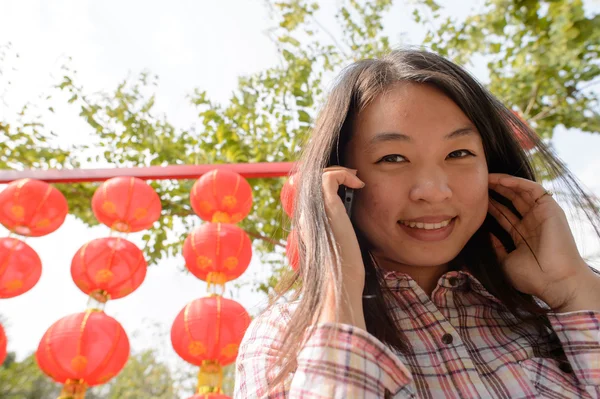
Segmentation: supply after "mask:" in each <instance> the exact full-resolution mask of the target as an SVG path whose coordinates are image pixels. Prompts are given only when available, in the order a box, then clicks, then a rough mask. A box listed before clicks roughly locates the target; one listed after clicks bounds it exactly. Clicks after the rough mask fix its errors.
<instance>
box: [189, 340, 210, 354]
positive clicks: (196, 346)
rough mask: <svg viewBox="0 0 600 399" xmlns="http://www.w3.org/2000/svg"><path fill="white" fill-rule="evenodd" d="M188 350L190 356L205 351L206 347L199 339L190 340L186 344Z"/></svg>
mask: <svg viewBox="0 0 600 399" xmlns="http://www.w3.org/2000/svg"><path fill="white" fill-rule="evenodd" d="M188 352H189V353H190V355H192V356H200V355H203V354H205V353H206V347H205V346H204V344H202V342H200V341H192V342H190V344H189V345H188Z"/></svg>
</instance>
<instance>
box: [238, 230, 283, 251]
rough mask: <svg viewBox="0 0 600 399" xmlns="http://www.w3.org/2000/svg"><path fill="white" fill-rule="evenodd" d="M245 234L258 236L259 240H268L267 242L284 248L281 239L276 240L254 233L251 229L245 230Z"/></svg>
mask: <svg viewBox="0 0 600 399" xmlns="http://www.w3.org/2000/svg"><path fill="white" fill-rule="evenodd" d="M246 234H248V235H249V236H250V237H252V238H258V239H259V240H264V241H266V242H268V243H269V244H273V245H278V246H280V247H282V248H285V244H284V243H282V242H281V241H279V240H276V239H274V238H270V237H265V236H263V235H260V234H258V233H255V232H253V231H246Z"/></svg>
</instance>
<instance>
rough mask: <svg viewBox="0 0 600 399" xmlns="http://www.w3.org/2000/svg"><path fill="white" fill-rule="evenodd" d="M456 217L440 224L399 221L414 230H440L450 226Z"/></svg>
mask: <svg viewBox="0 0 600 399" xmlns="http://www.w3.org/2000/svg"><path fill="white" fill-rule="evenodd" d="M455 218H456V217H453V218H450V219H447V220H443V221H441V222H439V223H423V222H410V221H404V220H400V221H398V223H400V224H402V225H404V226H407V227H410V228H412V229H421V230H439V229H443V228H444V227H446V226H448V225H449V224H450V223H451V222H452V220H454V219H455Z"/></svg>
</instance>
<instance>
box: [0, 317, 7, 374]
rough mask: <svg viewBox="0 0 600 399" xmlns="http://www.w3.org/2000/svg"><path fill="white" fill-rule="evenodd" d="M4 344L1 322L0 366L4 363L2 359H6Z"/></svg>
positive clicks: (4, 335) (4, 334) (4, 337)
mask: <svg viewBox="0 0 600 399" xmlns="http://www.w3.org/2000/svg"><path fill="white" fill-rule="evenodd" d="M6 344H7V342H6V333H5V332H4V328H3V327H2V324H0V366H1V365H2V364H3V363H4V360H6V346H7V345H6Z"/></svg>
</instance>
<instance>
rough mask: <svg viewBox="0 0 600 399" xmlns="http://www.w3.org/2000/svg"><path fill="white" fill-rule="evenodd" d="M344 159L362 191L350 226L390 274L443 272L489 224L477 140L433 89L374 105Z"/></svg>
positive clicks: (391, 95) (384, 97)
mask: <svg viewBox="0 0 600 399" xmlns="http://www.w3.org/2000/svg"><path fill="white" fill-rule="evenodd" d="M346 156H347V158H346V159H348V166H349V167H351V168H354V169H358V176H359V177H360V179H361V180H363V181H364V182H365V183H366V186H365V187H364V188H362V189H360V190H358V192H357V195H356V200H355V203H354V205H353V218H354V222H355V223H356V225H357V226H358V228H359V229H361V231H362V232H363V233H364V234H365V235H366V237H367V239H368V240H369V241H370V243H371V244H372V245H373V246H374V249H373V253H374V255H376V256H378V257H379V259H381V260H383V263H384V265H385V264H387V266H388V267H389V266H392V267H394V266H393V265H396V266H397V265H398V264H399V265H406V266H409V267H410V266H441V265H445V264H446V263H448V262H449V261H451V260H452V259H453V258H454V257H456V255H458V253H459V252H460V251H461V249H462V248H463V247H464V246H465V244H466V243H467V241H468V240H469V239H470V238H471V236H472V235H473V234H474V233H475V231H477V229H479V227H480V226H481V225H482V223H483V221H484V219H485V217H486V214H487V208H488V170H487V163H486V160H485V154H484V151H483V145H482V142H481V136H480V135H479V132H478V131H477V129H476V128H475V126H474V125H473V123H472V122H471V121H470V120H469V118H467V116H466V115H465V114H464V113H463V112H462V111H461V109H460V108H459V107H458V106H457V105H456V104H455V103H454V102H453V101H452V100H451V99H450V98H448V97H447V96H446V95H444V94H443V93H442V92H441V91H440V90H438V89H436V88H434V87H432V86H428V85H424V84H414V83H401V84H397V85H395V86H393V87H392V88H390V90H388V91H386V92H385V93H383V94H381V95H380V96H379V97H378V98H376V100H375V101H374V102H373V103H371V104H370V105H369V106H368V107H367V108H365V109H364V110H363V111H362V112H360V113H359V114H358V116H357V118H356V119H355V123H354V126H353V137H352V140H351V141H350V142H349V145H348V148H347V153H346Z"/></svg>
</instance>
